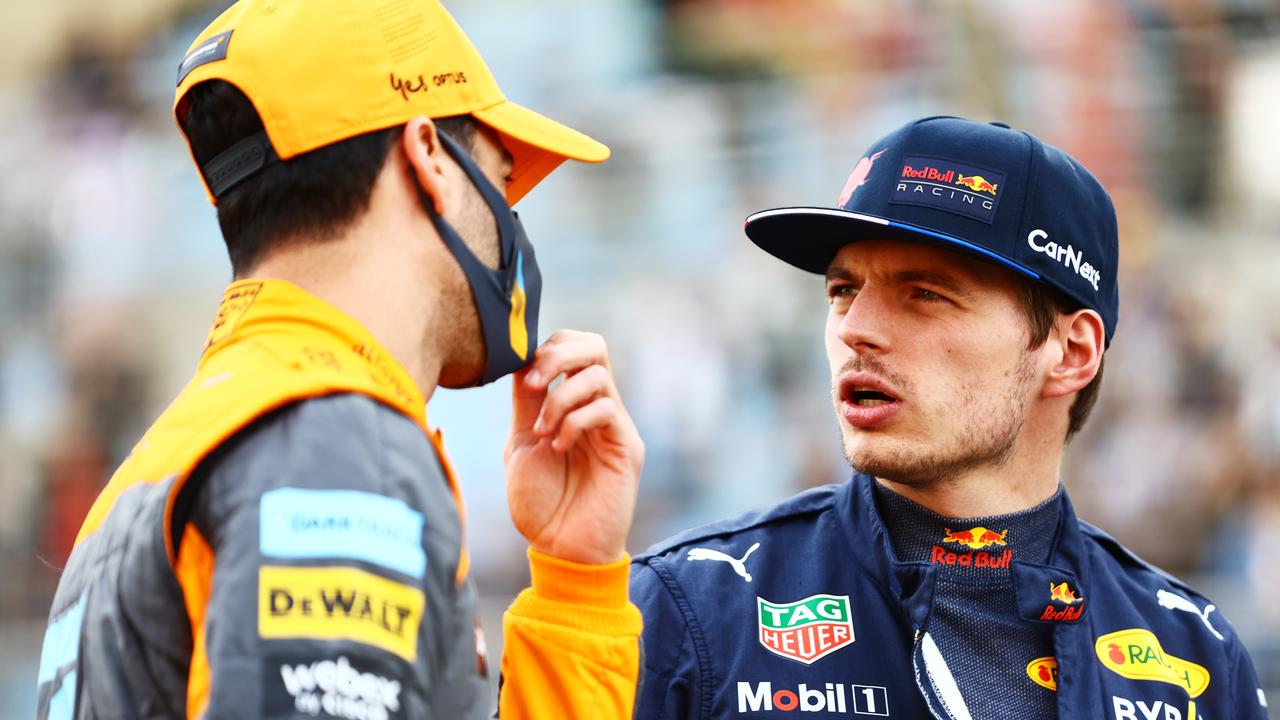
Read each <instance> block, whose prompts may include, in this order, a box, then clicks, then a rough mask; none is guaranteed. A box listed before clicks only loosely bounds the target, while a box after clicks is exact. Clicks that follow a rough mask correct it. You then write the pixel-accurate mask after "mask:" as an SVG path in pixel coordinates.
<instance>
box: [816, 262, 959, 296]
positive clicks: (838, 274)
mask: <svg viewBox="0 0 1280 720" xmlns="http://www.w3.org/2000/svg"><path fill="white" fill-rule="evenodd" d="M826 275H827V282H831V281H832V280H844V281H846V282H855V281H856V280H857V278H855V277H854V276H853V273H851V272H849V271H848V270H846V269H845V268H842V267H836V266H835V265H832V266H831V267H829V268H827V273H826ZM893 281H894V282H895V283H898V284H900V285H909V284H911V283H926V284H929V285H936V286H938V287H940V288H942V289H944V290H946V291H948V292H950V293H952V294H953V295H956V296H958V297H963V298H970V297H973V293H972V292H970V291H969V290H966V289H965V288H964V287H963V286H961V284H960V283H959V282H958V281H957V280H956V279H955V278H954V277H952V276H950V275H947V274H946V273H940V272H935V271H932V270H902V271H900V272H896V273H894V274H893Z"/></svg>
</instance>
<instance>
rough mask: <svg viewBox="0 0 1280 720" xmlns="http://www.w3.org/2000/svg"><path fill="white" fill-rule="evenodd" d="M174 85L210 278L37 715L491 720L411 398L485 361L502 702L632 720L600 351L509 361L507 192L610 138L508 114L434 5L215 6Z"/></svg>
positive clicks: (459, 532) (633, 447) (451, 537)
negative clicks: (225, 256) (215, 294)
mask: <svg viewBox="0 0 1280 720" xmlns="http://www.w3.org/2000/svg"><path fill="white" fill-rule="evenodd" d="M177 82H178V89H177V96H176V102H175V113H176V115H177V119H178V123H179V125H180V127H181V128H182V130H183V132H184V134H185V135H186V138H187V140H188V142H189V144H190V148H191V154H192V157H193V158H194V160H195V162H196V164H197V166H198V168H199V170H200V175H201V179H202V181H203V182H204V184H205V187H206V189H207V190H208V193H209V196H210V198H211V200H212V201H213V202H214V204H215V205H216V206H217V209H218V221H219V224H220V225H221V228H222V232H223V236H224V238H225V240H226V242H227V248H228V250H229V253H230V256H231V262H232V266H233V269H234V272H235V278H236V279H235V282H233V283H232V284H231V286H230V287H229V288H228V289H227V290H226V293H225V295H224V296H223V301H222V304H221V306H220V307H219V309H218V312H217V316H216V318H215V321H214V323H213V327H212V329H211V330H210V333H209V336H208V341H207V343H206V345H205V349H204V353H203V356H202V357H201V359H200V362H199V365H198V367H197V369H196V374H195V377H194V378H193V379H192V380H191V382H190V383H189V384H188V385H187V387H186V388H185V389H184V390H183V391H182V392H181V394H180V395H179V396H178V397H177V399H176V400H175V401H174V402H173V403H172V405H170V407H169V408H168V410H166V411H165V413H164V414H163V415H162V416H161V417H160V418H159V419H158V420H157V421H156V423H155V424H154V425H153V426H152V427H151V429H150V430H149V431H148V432H147V433H146V435H145V436H144V437H143V438H142V440H141V441H140V442H139V443H138V445H137V446H136V447H135V448H134V451H133V453H132V454H131V455H130V457H129V458H128V459H127V460H126V461H125V462H124V464H123V465H121V467H120V468H119V469H118V470H117V471H116V473H115V475H114V476H113V477H112V479H111V482H110V484H109V485H108V486H107V487H106V489H105V490H104V491H103V493H102V495H101V496H100V497H99V499H98V501H97V503H96V504H95V506H94V507H93V509H92V510H91V512H90V514H89V516H88V518H87V519H86V520H85V523H84V526H83V527H82V529H81V531H80V535H79V537H78V538H77V542H76V547H75V550H74V551H73V552H72V554H71V557H70V559H69V561H68V564H67V567H66V571H65V574H64V575H63V577H62V581H61V583H60V584H59V587H58V591H57V594H56V596H55V598H54V603H53V607H52V610H51V612H50V627H49V631H48V633H47V635H46V639H45V644H44V650H43V654H42V658H41V664H40V671H39V678H38V682H39V688H38V693H39V716H40V717H41V718H70V717H143V716H146V717H158V716H164V717H170V716H181V715H187V716H193V717H199V716H206V717H219V718H221V717H236V718H241V717H323V718H370V719H371V718H392V717H395V718H401V717H403V718H424V717H432V718H450V719H453V718H464V717H465V718H470V717H487V716H489V715H490V713H491V712H492V709H493V701H492V700H491V699H490V698H489V697H488V680H487V674H488V670H487V664H486V659H485V656H484V644H483V640H482V639H481V635H480V633H479V627H478V625H477V623H476V611H475V589H474V586H473V584H472V582H471V580H470V575H469V567H468V557H467V553H466V549H465V544H464V538H463V527H464V523H463V513H462V504H461V498H460V495H459V493H458V486H457V483H456V480H455V478H454V476H453V473H452V472H451V470H450V467H449V462H448V460H447V458H446V456H445V454H444V451H443V446H442V441H441V437H440V434H439V432H438V431H435V430H432V429H431V428H430V426H429V425H428V423H427V419H426V414H425V408H426V400H427V398H428V397H430V395H431V393H432V392H433V391H434V389H435V388H436V387H437V386H438V385H444V386H446V387H465V386H470V385H475V384H480V383H485V382H491V381H493V380H495V379H497V378H499V377H502V376H504V375H507V374H510V373H515V378H514V383H513V386H514V397H513V404H514V418H513V423H512V428H511V433H510V436H509V438H508V441H507V448H506V452H505V461H506V471H507V472H506V474H507V493H508V499H509V502H510V507H511V516H512V519H513V521H514V523H515V525H516V527H517V529H518V530H519V531H520V532H521V533H522V534H523V535H524V536H525V538H526V539H527V540H528V541H529V544H530V548H529V561H530V570H531V574H532V587H531V588H529V589H527V590H525V591H524V592H523V593H522V594H521V595H520V597H519V598H518V599H517V600H516V601H515V603H514V604H513V605H512V606H511V608H510V609H509V611H508V612H507V614H506V617H505V621H504V631H505V636H504V639H505V652H504V655H503V660H502V671H503V675H504V680H505V682H504V684H503V687H502V691H501V693H500V695H499V709H500V712H501V715H502V716H503V717H504V718H520V717H557V718H568V717H582V718H588V717H589V718H611V717H618V718H622V717H630V715H631V710H632V705H633V703H634V700H635V689H636V681H637V678H638V674H639V641H638V637H639V633H640V616H639V613H638V612H637V610H636V608H635V607H634V606H633V605H631V604H630V603H629V602H628V601H627V580H628V557H627V555H626V553H625V550H624V542H625V539H626V535H627V532H628V530H629V528H630V524H631V516H632V509H633V506H634V502H635V492H636V484H637V481H638V477H639V474H640V467H641V465H642V462H643V444H642V442H641V441H640V438H639V436H638V434H637V432H636V429H635V426H634V425H633V423H632V422H631V419H630V418H629V416H628V415H627V413H626V411H625V409H624V408H623V406H622V402H621V399H620V397H619V395H618V392H617V389H616V387H615V386H614V381H613V377H612V373H611V370H610V365H609V357H608V351H607V348H606V347H605V344H604V341H603V340H602V339H601V338H600V337H598V336H595V335H590V334H586V333H580V332H572V331H561V332H558V333H555V334H554V335H551V336H550V337H549V338H548V339H547V340H546V342H544V343H543V344H542V346H541V347H537V340H538V335H537V314H538V305H539V292H540V285H541V277H540V275H539V273H538V268H537V262H536V259H535V257H534V253H533V248H532V246H531V245H530V243H529V240H528V239H527V238H526V237H525V234H524V231H523V229H522V227H521V225H520V222H519V219H518V218H516V216H515V215H514V213H513V212H512V211H511V209H510V206H509V204H508V203H515V202H516V201H518V200H519V199H520V198H521V197H522V196H523V195H524V194H525V193H526V192H528V191H529V190H530V189H531V188H532V187H533V186H534V185H536V184H537V183H538V181H540V180H541V179H542V178H543V177H545V176H546V175H547V174H548V173H550V172H551V171H552V170H553V169H555V167H556V166H558V165H559V164H560V163H561V162H563V161H564V160H565V159H566V158H573V159H577V160H583V161H588V162H598V161H602V160H604V159H605V158H606V157H608V152H609V151H608V149H607V148H606V147H604V146H603V145H601V144H600V143H597V142H596V141H594V140H592V139H590V138H588V137H586V136H585V135H582V134H580V133H577V132H575V131H573V130H570V129H569V128H567V127H564V126H562V125H560V124H558V123H555V122H553V121H551V120H549V119H547V118H544V117H542V116H540V115H537V114H535V113H533V112H531V111H529V110H526V109H524V108H522V107H520V106H518V105H515V104H514V103H511V102H509V101H507V100H506V98H505V97H504V96H503V95H502V93H501V91H500V90H499V89H498V86H497V84H496V83H495V81H494V79H493V77H492V75H491V74H490V73H489V70H488V68H487V67H486V66H485V64H484V62H483V60H482V59H481V58H480V56H479V55H478V53H477V52H476V50H475V48H474V47H472V45H471V43H470V42H469V41H468V39H467V38H466V36H465V35H464V34H463V32H462V30H461V29H460V28H459V27H458V26H457V24H456V23H455V22H454V21H453V19H452V18H451V17H450V16H449V15H448V13H447V12H446V11H445V10H444V9H443V8H442V7H440V5H439V4H438V3H437V2H435V0H364V1H362V2H358V3H348V2H340V1H339V0H308V2H294V3H282V2H278V1H277V0H241V2H239V3H237V4H235V5H233V6H232V7H231V8H229V9H228V10H227V11H226V12H224V13H223V14H222V16H221V17H219V18H218V19H217V20H215V21H214V22H213V24H212V25H210V26H209V27H208V28H207V29H206V30H205V31H204V32H203V33H202V34H201V35H200V37H199V38H197V40H196V42H195V43H194V44H193V45H192V47H191V50H190V51H189V52H188V54H187V56H186V58H185V59H184V60H183V61H182V63H181V66H180V68H179V71H178V78H177ZM557 377H564V378H565V379H564V380H563V382H561V383H560V384H559V385H557V386H556V387H555V388H554V389H551V388H550V383H551V381H552V380H553V379H555V378H557Z"/></svg>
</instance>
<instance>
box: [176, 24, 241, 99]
mask: <svg viewBox="0 0 1280 720" xmlns="http://www.w3.org/2000/svg"><path fill="white" fill-rule="evenodd" d="M232 32H234V31H232V30H228V31H226V32H221V33H218V34H217V35H214V36H213V37H211V38H209V39H208V40H205V41H204V42H202V43H200V44H199V45H197V46H195V47H193V48H191V52H189V53H187V56H186V57H184V58H182V62H181V63H179V64H178V82H177V84H178V85H181V84H182V81H183V80H185V79H186V77H187V75H190V74H191V71H192V70H195V69H196V68H198V67H200V66H201V65H206V64H208V63H211V62H213V61H215V60H226V59H227V46H228V45H230V44H231V33H232Z"/></svg>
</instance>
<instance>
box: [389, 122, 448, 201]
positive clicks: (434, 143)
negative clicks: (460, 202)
mask: <svg viewBox="0 0 1280 720" xmlns="http://www.w3.org/2000/svg"><path fill="white" fill-rule="evenodd" d="M400 145H401V149H402V150H403V151H404V155H405V159H406V160H407V161H408V163H409V168H410V170H411V171H412V172H413V175H414V177H415V178H416V179H417V181H418V185H419V186H420V187H421V188H422V190H423V192H425V193H426V194H427V197H429V198H431V205H432V207H434V208H435V211H436V214H437V215H444V213H445V206H446V205H447V204H448V192H447V188H448V186H449V183H448V177H447V175H446V174H445V167H446V163H447V162H448V161H447V160H446V159H445V158H446V157H447V156H448V152H447V151H445V149H444V147H443V146H442V145H441V143H440V136H439V135H438V134H437V133H436V126H435V123H433V122H431V118H427V117H423V116H421V115H419V116H418V117H415V118H414V119H412V120H410V121H409V122H407V123H405V126H404V134H403V135H402V136H401V139H400Z"/></svg>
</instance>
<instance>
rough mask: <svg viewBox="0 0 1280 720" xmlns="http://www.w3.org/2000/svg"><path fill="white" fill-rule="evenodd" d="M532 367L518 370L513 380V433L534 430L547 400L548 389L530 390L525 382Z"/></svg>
mask: <svg viewBox="0 0 1280 720" xmlns="http://www.w3.org/2000/svg"><path fill="white" fill-rule="evenodd" d="M531 367H532V366H528V367H525V368H523V369H521V370H517V371H516V372H515V374H514V375H512V378H511V426H512V432H515V433H519V432H526V431H529V430H532V429H533V423H534V421H535V420H537V419H538V412H539V411H540V410H541V409H542V403H543V402H544V401H545V400H546V398H547V390H546V387H545V386H544V387H542V388H541V389H537V388H530V387H529V385H528V384H527V383H526V382H525V376H527V375H528V374H529V369H530V368H531Z"/></svg>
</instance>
